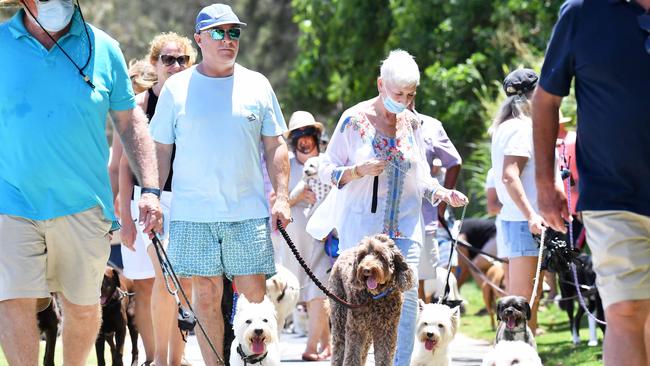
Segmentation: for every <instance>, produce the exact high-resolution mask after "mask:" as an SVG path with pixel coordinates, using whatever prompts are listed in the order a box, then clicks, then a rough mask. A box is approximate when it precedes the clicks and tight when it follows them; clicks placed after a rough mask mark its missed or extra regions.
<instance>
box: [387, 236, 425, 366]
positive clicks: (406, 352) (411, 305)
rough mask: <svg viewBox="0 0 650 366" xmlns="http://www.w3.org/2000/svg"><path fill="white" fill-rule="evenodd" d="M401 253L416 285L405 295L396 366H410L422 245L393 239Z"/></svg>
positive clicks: (398, 334) (398, 328) (399, 326)
mask: <svg viewBox="0 0 650 366" xmlns="http://www.w3.org/2000/svg"><path fill="white" fill-rule="evenodd" d="M393 240H394V241H395V244H396V245H397V247H398V248H399V250H400V252H402V254H403V255H404V256H405V257H406V263H408V265H409V267H411V269H412V270H413V276H414V278H415V285H414V286H413V288H412V289H410V290H408V291H406V292H405V293H404V303H403V304H402V313H401V314H400V317H399V325H398V326H397V350H396V352H395V362H394V364H395V366H409V365H410V364H411V353H413V342H414V339H415V326H416V322H417V316H418V263H419V262H420V250H421V246H420V243H418V242H415V241H412V240H409V239H393Z"/></svg>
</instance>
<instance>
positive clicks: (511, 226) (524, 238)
mask: <svg viewBox="0 0 650 366" xmlns="http://www.w3.org/2000/svg"><path fill="white" fill-rule="evenodd" d="M500 229H501V231H502V233H503V242H504V246H505V248H506V253H505V256H506V257H507V258H514V257H537V255H538V254H539V248H538V246H537V241H535V239H534V238H533V236H532V234H531V233H530V230H529V229H528V221H506V220H501V226H500Z"/></svg>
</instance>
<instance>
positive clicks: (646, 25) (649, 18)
mask: <svg viewBox="0 0 650 366" xmlns="http://www.w3.org/2000/svg"><path fill="white" fill-rule="evenodd" d="M636 19H637V21H638V22H639V27H641V29H643V30H644V31H646V32H647V33H648V38H646V39H645V51H646V52H647V53H648V54H650V14H642V15H639V16H638V17H637V18H636Z"/></svg>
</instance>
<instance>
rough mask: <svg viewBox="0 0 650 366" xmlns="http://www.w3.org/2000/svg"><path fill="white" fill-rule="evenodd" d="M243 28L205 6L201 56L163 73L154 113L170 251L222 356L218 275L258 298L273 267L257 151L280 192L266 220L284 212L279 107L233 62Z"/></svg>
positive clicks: (226, 10) (205, 350)
mask: <svg viewBox="0 0 650 366" xmlns="http://www.w3.org/2000/svg"><path fill="white" fill-rule="evenodd" d="M245 26H246V23H242V22H241V21H239V18H238V17H237V15H235V13H234V12H233V11H232V9H231V8H230V7H229V6H228V5H224V4H214V5H210V6H207V7H205V8H203V9H202V10H201V11H200V12H199V14H198V16H197V18H196V26H195V32H196V33H195V35H194V39H195V40H196V42H197V43H198V45H199V47H200V48H201V52H202V54H203V61H202V62H201V63H199V64H198V65H197V66H195V67H192V68H189V69H187V70H185V71H182V72H180V73H178V74H175V75H173V76H172V77H171V78H169V80H167V82H166V83H165V86H164V87H163V89H162V92H161V94H160V99H159V103H158V107H157V108H156V113H155V115H154V116H153V118H152V120H151V134H152V136H153V138H154V140H155V141H156V145H157V153H158V160H159V169H160V179H161V181H164V180H165V179H167V174H168V172H169V168H170V157H171V152H172V144H174V143H175V144H176V157H175V160H174V166H173V168H174V177H173V181H172V189H173V190H174V197H173V200H172V204H171V207H172V208H171V228H170V243H169V257H170V260H171V262H172V265H173V266H174V269H175V271H176V273H177V274H178V275H179V276H182V277H191V278H192V279H193V282H194V286H195V287H194V291H195V295H196V296H195V297H194V298H195V299H197V303H196V304H195V309H196V310H197V316H198V317H199V319H201V321H202V322H203V323H204V324H205V325H206V328H207V331H208V334H209V337H210V340H211V341H212V343H213V344H215V345H216V347H217V349H218V351H219V353H220V354H222V353H223V350H222V340H223V326H224V325H223V318H222V315H221V312H220V311H219V309H218V304H220V303H221V296H222V292H223V283H222V277H221V276H222V275H224V274H225V275H226V276H228V278H232V279H233V281H234V283H235V286H236V288H237V290H238V291H239V293H241V294H243V295H245V296H246V297H247V298H248V299H249V300H250V301H252V302H261V301H262V300H263V298H264V294H265V291H266V287H265V278H267V277H269V276H271V275H273V274H274V273H275V264H274V259H273V245H272V243H271V239H270V230H271V227H270V225H269V220H268V216H269V208H268V203H267V202H268V201H267V199H266V195H265V192H264V180H263V175H262V165H261V159H260V156H261V155H262V153H264V156H265V158H266V168H267V170H268V172H269V176H270V178H271V181H272V184H273V188H274V189H275V192H276V199H275V202H274V204H273V207H272V209H271V218H272V219H271V222H272V225H273V226H275V223H276V221H277V220H279V221H281V222H282V224H283V225H285V226H286V225H287V224H288V223H289V220H290V208H289V204H288V191H287V185H288V177H289V159H288V152H287V146H286V144H285V142H284V140H283V138H282V136H281V135H282V134H283V132H285V131H286V129H287V128H286V124H285V122H284V118H283V116H282V112H281V110H280V106H279V104H278V101H277V98H276V97H275V93H274V92H273V89H272V88H271V85H270V84H269V82H268V80H267V79H266V77H264V76H263V75H261V74H260V73H258V72H254V71H251V70H248V69H246V68H245V67H243V66H241V65H239V64H237V63H236V62H235V60H236V58H237V52H238V50H239V38H240V36H241V33H242V28H243V27H245ZM262 147H263V150H262ZM199 344H200V346H201V350H202V354H203V358H204V360H205V362H206V364H208V365H215V364H217V360H216V356H215V355H214V354H213V353H212V352H211V350H210V348H209V345H208V344H207V342H206V340H205V339H204V338H203V337H202V336H200V337H199Z"/></svg>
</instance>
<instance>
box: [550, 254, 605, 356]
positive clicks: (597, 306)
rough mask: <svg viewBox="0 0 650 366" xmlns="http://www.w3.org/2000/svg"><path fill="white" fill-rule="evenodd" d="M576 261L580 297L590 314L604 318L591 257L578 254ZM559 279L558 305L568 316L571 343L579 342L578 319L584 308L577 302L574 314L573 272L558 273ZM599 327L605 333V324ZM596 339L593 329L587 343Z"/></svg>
mask: <svg viewBox="0 0 650 366" xmlns="http://www.w3.org/2000/svg"><path fill="white" fill-rule="evenodd" d="M574 263H576V274H577V277H578V283H579V284H580V287H581V293H582V297H583V298H584V299H585V303H586V304H587V308H588V309H589V311H590V312H591V313H592V314H595V315H596V317H597V318H598V319H601V320H605V311H604V310H603V302H602V300H601V298H600V294H598V288H597V287H596V273H595V272H594V269H593V264H592V263H591V257H590V256H589V255H587V254H584V253H583V254H580V255H579V256H578V258H577V260H576V261H575V262H574ZM559 280H560V293H561V294H562V300H560V301H559V306H560V308H561V309H562V310H564V311H566V313H567V315H568V316H569V324H570V326H571V334H572V336H573V344H579V343H580V321H581V320H582V316H583V315H584V314H585V310H584V309H583V308H582V306H580V304H579V303H578V304H577V305H578V311H577V313H575V316H574V308H575V305H576V301H578V299H577V295H578V292H577V291H576V286H575V284H574V281H573V273H572V272H571V270H568V271H563V272H561V273H559ZM599 326H600V329H601V330H602V331H603V334H605V325H604V324H600V323H599ZM597 344H598V339H597V338H596V334H595V329H594V331H593V332H592V334H591V335H590V340H589V345H597Z"/></svg>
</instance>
